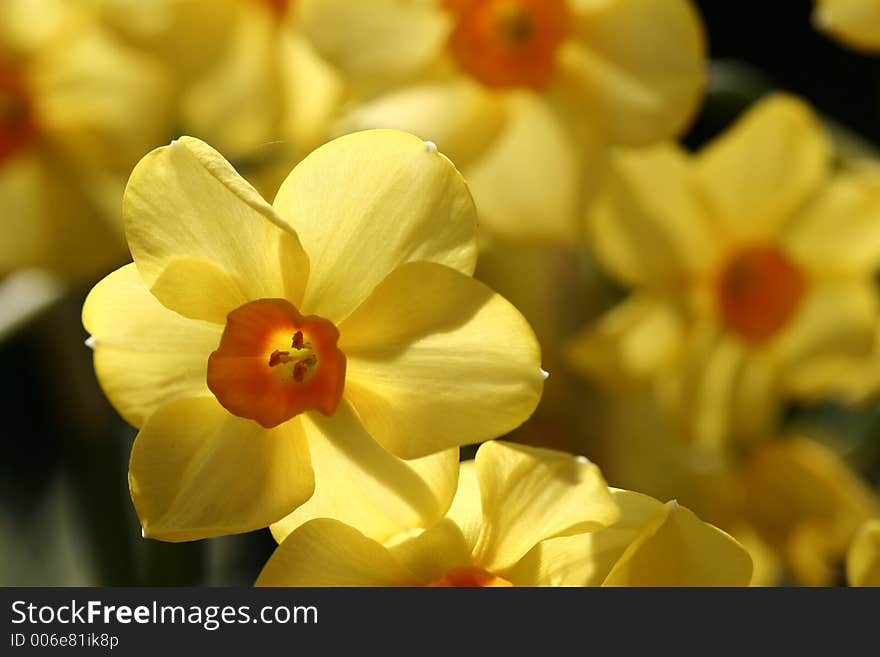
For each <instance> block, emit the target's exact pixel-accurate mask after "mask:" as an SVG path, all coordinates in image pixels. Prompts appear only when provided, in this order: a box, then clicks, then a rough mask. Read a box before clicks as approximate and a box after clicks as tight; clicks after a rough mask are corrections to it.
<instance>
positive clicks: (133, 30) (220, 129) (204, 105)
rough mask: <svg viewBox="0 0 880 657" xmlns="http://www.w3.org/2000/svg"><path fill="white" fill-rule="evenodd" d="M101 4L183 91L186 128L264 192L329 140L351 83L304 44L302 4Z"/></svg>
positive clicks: (155, 0) (159, 0) (180, 106)
mask: <svg viewBox="0 0 880 657" xmlns="http://www.w3.org/2000/svg"><path fill="white" fill-rule="evenodd" d="M91 1H92V2H93V3H95V4H96V5H97V8H98V10H99V12H100V16H101V18H102V19H103V20H104V22H105V23H106V24H108V25H110V26H112V27H113V28H114V29H115V30H116V32H117V33H119V34H121V35H123V36H124V37H125V38H127V39H128V40H129V42H130V43H132V44H133V45H135V46H136V47H138V48H140V49H141V50H142V51H144V52H146V53H149V54H151V55H153V56H157V57H158V58H159V59H160V60H161V61H162V62H163V64H164V66H165V68H166V70H167V74H168V77H169V78H171V79H173V80H174V81H175V83H176V87H177V95H176V105H175V123H176V128H177V129H178V130H180V131H181V132H182V133H183V134H188V135H194V136H196V137H198V138H200V139H203V140H204V141H206V142H208V143H210V144H212V145H213V146H214V147H215V148H217V149H218V150H219V151H220V152H222V153H224V154H225V155H226V156H227V157H228V158H229V159H230V160H231V161H232V162H233V163H235V164H236V166H237V167H239V169H240V170H242V171H243V172H244V173H245V174H246V177H247V179H248V180H249V181H250V182H253V183H258V188H259V189H260V191H264V190H265V191H266V193H271V194H274V193H275V191H277V189H278V185H279V184H280V182H281V181H282V180H283V179H284V176H285V175H286V174H287V173H288V172H289V171H290V169H291V168H292V166H293V164H294V163H296V162H297V161H299V160H300V159H302V158H303V157H304V156H305V155H306V154H308V153H309V152H310V151H311V150H313V149H314V148H315V147H317V146H319V145H320V144H322V143H324V142H325V141H326V140H327V139H328V136H329V135H328V130H329V120H330V118H331V115H332V113H333V111H334V110H335V109H336V105H337V104H338V103H339V101H340V100H341V98H342V85H341V81H340V80H338V76H337V74H336V73H335V72H334V71H333V70H332V69H331V68H330V67H329V66H328V65H327V64H326V63H325V62H323V61H322V60H321V59H320V58H319V57H318V56H317V55H316V54H315V53H314V52H313V50H312V48H311V47H310V46H309V45H308V43H307V42H306V40H305V39H304V38H303V37H302V35H301V34H300V30H299V28H298V25H297V21H296V20H295V16H294V12H293V11H292V9H291V7H292V5H293V2H292V0H147V1H145V0H91ZM178 134H180V133H178Z"/></svg>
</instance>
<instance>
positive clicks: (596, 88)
mask: <svg viewBox="0 0 880 657" xmlns="http://www.w3.org/2000/svg"><path fill="white" fill-rule="evenodd" d="M570 4H571V9H572V12H573V13H574V16H575V36H576V38H575V39H572V40H571V41H569V42H568V43H567V44H565V45H564V46H563V47H562V48H561V50H560V52H559V68H560V75H561V79H562V84H563V85H565V86H566V87H568V89H569V91H570V93H572V94H573V96H574V98H575V100H576V101H577V102H578V104H579V105H581V106H583V107H584V108H585V109H586V111H588V112H590V114H591V118H592V119H593V120H594V121H597V122H598V124H599V125H600V126H601V128H602V130H603V131H604V132H605V133H606V134H607V135H608V138H609V140H610V141H611V142H612V143H617V144H633V145H637V144H647V143H650V142H652V141H656V140H658V139H661V138H664V137H671V136H674V135H676V134H678V133H679V132H681V131H682V130H683V129H684V127H685V126H686V125H687V124H688V123H689V121H690V120H691V118H692V117H693V116H694V114H695V112H696V110H697V108H698V107H699V104H700V101H701V99H702V91H703V86H704V84H705V77H706V76H705V63H706V62H705V59H706V54H705V50H706V46H705V43H704V41H705V38H704V35H703V28H702V25H701V23H700V18H699V16H698V15H697V12H696V11H695V10H694V7H693V5H692V4H691V3H690V2H688V1H687V0H610V1H605V2H595V1H590V0H586V1H584V0H576V1H574V2H571V3H570Z"/></svg>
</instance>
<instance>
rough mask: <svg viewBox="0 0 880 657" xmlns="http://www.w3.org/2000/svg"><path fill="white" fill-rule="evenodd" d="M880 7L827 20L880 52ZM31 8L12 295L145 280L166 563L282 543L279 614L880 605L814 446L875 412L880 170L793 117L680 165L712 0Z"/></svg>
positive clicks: (271, 567) (194, 2)
mask: <svg viewBox="0 0 880 657" xmlns="http://www.w3.org/2000/svg"><path fill="white" fill-rule="evenodd" d="M870 4H871V3H869V2H858V3H857V2H855V0H851V1H848V2H847V1H838V2H832V1H831V0H827V2H826V1H823V2H818V3H817V5H816V14H815V16H816V21H815V22H816V25H817V26H818V27H819V28H820V29H822V30H825V31H828V32H830V33H831V34H833V35H835V36H836V37H838V38H840V39H842V40H843V41H844V42H846V43H849V44H852V45H854V46H856V47H859V48H872V47H876V45H877V44H874V43H872V40H871V37H870V34H871V31H870V29H868V28H869V27H870V25H871V23H870V21H869V20H868V18H869V17H870V16H871V15H872V14H870V11H869V9H867V8H866V7H868V5H870ZM44 5H45V6H44ZM9 7H10V10H9V13H8V16H9V20H4V24H3V26H2V28H0V102H2V103H3V104H2V106H0V222H4V223H3V228H4V233H8V234H9V235H10V236H11V239H10V240H9V241H5V242H4V245H3V247H2V248H0V270H2V271H3V272H7V271H10V270H12V269H15V268H18V267H23V266H34V265H39V266H44V267H50V268H52V269H54V270H56V271H58V272H60V273H64V274H67V275H69V276H71V277H73V278H82V277H86V278H88V277H94V276H96V275H101V274H105V273H106V272H107V271H109V270H110V269H111V268H113V267H115V266H119V265H122V266H121V267H119V268H118V269H116V270H115V271H114V272H113V273H110V274H109V275H107V276H106V277H105V278H104V279H103V280H102V281H101V282H100V283H98V284H97V285H96V286H95V287H94V288H93V289H92V292H91V293H90V294H89V296H88V299H87V300H86V302H85V306H84V309H83V323H84V325H85V327H86V329H87V330H88V332H89V333H90V335H91V336H92V337H91V339H90V344H91V345H92V347H93V348H94V359H95V369H96V372H97V376H98V379H99V381H100V384H101V386H102V387H103V389H104V391H105V393H106V395H107V397H108V398H109V399H110V401H111V402H112V403H113V405H114V406H115V408H116V409H117V410H118V411H119V413H120V414H121V415H122V416H123V417H124V418H125V419H126V420H127V421H128V422H129V423H131V424H132V425H133V426H135V427H137V428H138V429H139V433H138V436H137V438H136V440H135V442H134V445H133V448H132V453H131V461H130V465H129V483H130V489H131V495H132V499H133V501H134V505H135V508H136V510H137V513H138V517H139V519H140V522H141V526H142V528H143V532H144V536H145V537H148V538H154V539H160V540H167V541H185V540H194V539H202V538H209V537H213V536H218V535H223V534H231V533H240V532H247V531H252V530H257V529H262V528H266V527H270V528H271V531H272V533H273V535H274V536H275V538H276V539H277V540H278V542H279V547H278V549H277V551H276V552H275V554H274V555H273V557H272V558H271V559H270V561H269V562H268V563H267V564H266V566H265V568H264V569H263V572H262V574H261V575H260V577H259V580H258V584H266V585H317V586H321V585H426V586H509V585H514V586H521V585H524V586H536V585H562V586H584V585H721V586H744V585H748V584H749V583H755V584H773V583H779V582H781V581H797V582H799V583H808V584H831V583H834V581H835V572H836V569H837V567H838V566H839V565H841V564H842V563H843V561H844V560H846V561H847V564H848V570H849V579H850V582H851V583H853V584H865V583H867V584H870V583H876V582H877V579H876V578H877V563H878V558H877V554H878V549H877V545H878V541H877V527H876V522H877V521H876V518H877V517H878V516H880V506H878V502H877V499H876V495H875V493H874V492H873V491H872V490H871V489H870V487H869V485H868V484H867V483H865V481H864V480H863V479H862V478H861V477H860V476H859V475H858V474H857V473H856V471H855V470H854V469H853V468H851V467H850V465H849V464H848V463H846V461H845V459H844V458H842V457H841V455H840V454H839V453H838V452H836V451H835V450H834V449H832V448H831V447H829V446H828V445H827V444H825V445H823V444H821V443H820V442H818V441H816V440H814V439H812V438H811V437H809V436H805V435H802V434H803V433H804V432H803V431H801V430H800V429H799V427H798V426H797V425H796V424H794V423H792V422H791V417H792V415H793V409H795V410H796V409H798V408H804V407H810V406H811V405H816V404H818V403H829V402H834V403H838V404H843V405H853V404H855V403H867V402H868V401H870V400H871V399H873V397H874V396H875V395H876V393H877V390H878V385H877V383H878V377H877V371H878V370H877V367H876V366H877V358H878V356H877V354H880V342H878V336H880V331H878V319H880V298H878V290H877V286H876V282H875V281H876V273H877V269H878V265H880V174H878V171H880V169H878V168H877V165H876V163H875V162H873V161H868V160H859V161H853V160H844V159H843V158H841V157H836V155H835V146H834V144H833V143H832V140H831V138H830V136H829V133H828V131H827V129H826V128H825V126H824V124H823V119H822V117H820V116H819V115H817V113H816V112H815V110H813V109H812V108H811V107H810V106H809V104H808V103H807V102H806V101H805V100H802V99H799V98H796V97H793V96H790V95H785V94H770V95H767V96H766V97H764V98H762V99H760V100H758V101H757V102H755V103H754V104H753V105H752V106H751V107H750V108H748V109H747V110H746V111H745V112H743V114H742V115H741V116H740V117H739V118H738V120H737V121H736V122H735V123H734V124H733V125H731V126H730V127H729V128H728V129H727V130H726V131H724V132H723V133H722V134H721V135H719V136H717V137H716V138H715V139H714V140H712V141H711V142H710V143H708V144H706V145H704V146H703V147H702V148H700V149H699V150H698V151H697V152H688V151H687V150H685V149H684V147H683V146H681V145H679V144H678V143H677V142H676V141H675V140H676V139H677V138H678V137H679V136H680V135H681V134H682V133H683V132H684V131H685V130H686V129H687V128H688V126H689V125H690V123H691V121H692V120H693V118H694V116H695V115H696V113H697V112H698V110H699V108H700V105H701V101H702V98H703V93H704V88H705V84H706V80H705V75H706V70H707V68H706V64H707V62H706V50H707V48H706V43H705V35H704V30H703V26H702V24H701V20H700V17H699V15H698V13H697V11H696V9H695V7H694V6H693V5H692V3H691V2H690V1H689V0H604V1H602V2H584V1H581V0H470V1H469V0H409V1H401V0H288V1H277V0H275V1H269V0H217V1H211V2H208V1H207V0H151V1H150V2H141V1H136V0H88V1H83V2H73V1H65V0H56V1H55V2H49V0H39V2H30V1H29V0H9ZM37 13H38V14H39V16H40V20H34V16H35V15H37ZM862 28H864V29H862ZM182 135H192V136H182ZM172 139H173V141H171V144H170V145H163V146H159V145H160V144H167V143H168V141H170V140H172ZM209 144H210V145H209ZM215 149H216V150H215ZM138 162H139V163H138ZM126 180H127V186H126V185H125V182H126ZM123 187H124V188H125V191H124V193H123ZM272 198H274V201H272V202H269V201H267V200H266V199H272ZM123 236H124V240H123ZM126 241H127V244H128V248H129V250H130V253H131V256H132V258H133V262H132V263H131V264H127V265H125V264H123V263H124V261H125V256H124V246H123V244H124V242H126ZM524 248H534V249H538V250H539V252H540V254H541V256H540V257H539V258H538V259H537V260H534V259H532V260H529V259H526V258H522V259H521V256H522V252H521V251H518V249H524ZM584 252H589V253H590V254H591V256H590V257H591V259H592V260H593V261H594V262H595V263H596V266H597V267H598V269H600V270H601V272H602V276H604V277H605V280H607V281H611V282H612V283H613V285H614V286H616V289H617V292H616V295H615V298H614V299H613V301H612V302H607V303H605V304H604V306H605V307H603V309H602V312H601V313H598V312H597V313H594V315H596V316H594V317H592V318H588V322H587V325H586V326H584V325H583V321H582V320H583V318H582V317H580V316H578V313H577V312H574V311H573V308H582V307H587V306H588V305H589V304H590V303H593V302H592V301H590V300H587V299H583V298H579V297H577V296H573V295H567V294H565V293H564V292H563V290H565V289H566V288H565V286H564V285H563V284H562V281H563V280H565V279H566V276H570V272H566V271H565V270H564V267H563V266H562V265H560V264H559V263H560V262H563V261H565V262H568V261H570V260H577V259H578V258H579V257H580V255H581V254H583V253H584ZM478 254H481V255H486V256H488V257H487V258H486V259H485V262H486V263H488V264H486V265H484V266H483V269H481V270H477V269H476V267H477V261H478ZM547 254H550V255H549V256H548V255H547ZM559 254H563V256H562V257H561V258H557V256H559ZM567 259H568V260H567ZM499 261H503V266H502V267H500V268H498V267H497V265H498V262H499ZM535 262H538V263H539V265H538V266H537V267H535V266H533V265H534V263H535ZM493 268H494V269H493ZM475 271H477V275H476V277H475V274H474V273H475ZM577 275H581V276H582V275H583V272H582V271H580V270H578V274H577ZM478 279H481V280H484V281H487V282H489V281H491V282H492V286H493V287H500V288H501V289H502V291H503V292H504V294H505V296H509V297H510V298H511V299H512V300H514V301H516V302H517V305H518V306H520V309H519V310H518V309H517V308H516V307H514V305H513V303H511V301H508V300H507V299H506V298H505V297H504V296H502V295H501V294H498V293H496V292H495V291H493V289H492V288H491V287H490V286H487V285H486V284H485V283H484V282H481V280H478ZM521 300H525V302H523V303H520V301H521ZM595 305H599V304H598V303H596V304H595ZM582 314H583V313H582ZM575 318H576V319H575ZM578 324H580V326H579V327H578ZM533 326H534V329H533V328H532V327H533ZM866 363H867V365H866ZM542 365H543V366H544V367H547V368H548V369H553V372H554V376H553V377H551V378H550V379H549V380H548V381H547V383H546V388H547V391H546V392H547V394H546V395H544V392H545V379H547V372H545V371H544V369H542ZM551 365H552V367H551ZM568 370H571V371H572V372H576V373H578V374H579V375H581V376H583V378H584V379H585V380H588V381H590V382H591V385H592V386H593V388H585V387H583V386H582V383H581V382H579V381H577V380H576V379H575V378H568V376H567V371H568ZM557 382H558V383H557ZM551 386H556V387H555V388H552V387H551ZM542 395H544V401H543V403H542V404H541V406H540V407H539V403H540V402H541V400H542ZM597 399H601V400H602V401H600V402H598V403H597V401H596V400H597ZM536 409H538V410H537V415H536V417H535V418H534V419H533V420H531V422H530V424H526V425H525V427H523V428H520V427H521V425H523V424H524V423H526V422H527V421H529V418H530V417H531V416H532V414H533V413H535V412H536ZM536 427H537V428H536ZM573 427H574V429H573ZM582 428H583V429H584V431H585V432H586V433H589V432H591V431H592V432H598V433H600V434H602V439H601V440H600V441H599V442H600V444H599V446H598V447H597V446H596V445H592V446H590V445H578V444H577V440H578V438H577V436H578V435H579V434H578V432H579V431H581V429H582ZM573 436H575V437H573ZM497 439H504V440H503V441H499V440H497ZM477 443H483V445H482V446H481V447H480V448H479V450H478V451H477V453H476V458H475V459H474V460H473V461H464V462H462V463H460V461H459V458H460V454H459V448H460V447H462V446H466V445H472V444H477ZM518 443H530V444H532V445H534V446H526V445H523V444H518ZM548 445H556V446H560V445H565V446H566V447H569V448H570V450H571V451H574V452H577V453H579V452H581V451H586V452H589V453H591V454H593V453H598V454H600V455H601V456H602V458H601V459H594V460H597V461H599V462H600V464H601V466H602V468H603V470H604V471H605V474H606V476H608V477H609V479H611V480H612V481H614V482H615V483H617V484H620V483H623V484H625V485H626V486H627V487H629V488H632V489H633V490H624V489H620V488H610V487H609V486H608V485H607V484H606V482H605V480H604V479H603V475H602V474H601V473H600V471H599V469H598V467H597V466H595V465H593V464H591V463H590V462H588V461H586V460H585V459H583V458H582V457H576V456H573V455H570V454H566V453H563V452H561V451H553V450H548V449H544V448H542V447H540V446H545V447H546V446H548ZM635 490H643V491H647V492H651V493H653V494H655V495H657V496H658V497H662V498H663V499H675V498H677V499H679V500H681V502H682V504H684V505H686V506H688V507H692V508H693V509H694V511H696V513H697V515H698V516H699V518H698V517H697V515H694V513H693V512H691V511H689V510H688V509H687V508H685V506H681V505H679V504H678V503H677V502H674V501H672V502H667V503H665V504H664V503H661V502H659V501H657V500H656V499H654V497H650V496H648V495H644V494H641V493H637V492H634V491H635ZM700 518H702V520H701V519H700ZM704 521H706V522H704ZM707 523H713V524H707ZM716 525H717V526H716ZM719 528H720V529H719Z"/></svg>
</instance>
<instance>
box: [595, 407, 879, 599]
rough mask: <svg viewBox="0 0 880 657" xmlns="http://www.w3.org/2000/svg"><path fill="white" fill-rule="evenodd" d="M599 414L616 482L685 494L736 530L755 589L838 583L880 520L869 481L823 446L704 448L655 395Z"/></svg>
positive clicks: (780, 441)
mask: <svg viewBox="0 0 880 657" xmlns="http://www.w3.org/2000/svg"><path fill="white" fill-rule="evenodd" d="M598 407H599V408H601V409H602V411H601V412H597V413H596V414H594V417H593V423H594V425H595V426H596V427H597V429H596V430H597V432H598V433H600V434H601V435H602V436H603V439H604V442H603V443H602V445H601V446H600V447H599V448H598V449H599V451H600V453H601V455H602V459H603V464H604V470H605V472H606V474H607V475H608V477H609V478H613V479H614V481H617V482H620V483H621V485H623V486H632V485H634V484H636V483H637V484H638V485H640V486H641V487H642V490H644V491H645V492H647V493H649V494H651V495H654V496H657V497H670V496H675V497H677V498H678V499H679V500H680V501H681V502H682V503H683V504H685V505H687V506H689V507H690V508H692V509H693V510H694V512H695V513H697V514H698V515H699V517H700V518H703V519H704V520H706V521H707V522H711V523H713V524H714V525H717V526H718V527H720V528H721V529H723V530H725V531H727V532H729V533H730V534H731V535H732V536H734V537H735V538H736V539H737V540H738V541H740V542H741V543H742V544H743V545H744V546H745V547H746V548H747V549H748V550H749V552H750V553H751V555H752V559H753V561H754V563H755V577H754V580H753V584H755V585H759V586H769V585H775V584H779V583H780V582H781V581H783V580H788V581H794V582H796V583H798V584H800V585H807V586H828V585H834V584H835V583H836V582H837V577H838V575H837V573H838V572H839V571H838V569H839V566H840V564H841V562H842V560H843V558H844V555H845V553H846V550H847V548H848V546H849V545H850V543H851V541H852V539H853V536H854V535H855V533H856V531H857V530H858V528H859V527H860V526H861V525H862V523H864V522H865V521H866V520H868V519H869V518H871V517H874V516H876V515H877V514H878V512H880V504H878V500H877V499H876V497H875V496H874V495H873V494H872V492H871V490H870V489H869V488H868V487H867V485H866V484H865V483H864V482H863V481H862V480H861V479H860V477H859V476H858V475H857V474H856V473H855V472H854V471H853V470H852V469H851V468H850V467H849V466H848V465H847V464H846V463H845V462H844V461H843V460H842V459H841V458H840V457H838V456H837V455H836V454H835V453H834V452H833V451H831V450H830V449H828V448H827V447H824V446H823V445H821V444H820V443H818V442H816V441H814V440H810V439H808V438H805V437H801V436H797V435H783V436H768V437H767V439H766V440H764V441H762V442H759V443H756V444H755V445H753V446H752V447H751V448H750V449H747V450H742V449H728V450H721V451H718V450H702V449H698V448H696V447H694V446H692V445H688V444H686V443H684V442H682V441H681V440H680V439H678V436H676V435H675V434H674V432H673V431H671V428H670V427H669V425H668V423H667V422H665V421H664V418H663V417H662V416H660V415H658V411H657V409H656V405H655V404H653V403H651V401H650V400H649V399H647V398H645V397H636V398H633V397H630V396H625V397H619V398H616V397H615V398H609V399H605V400H604V403H602V404H600V405H598Z"/></svg>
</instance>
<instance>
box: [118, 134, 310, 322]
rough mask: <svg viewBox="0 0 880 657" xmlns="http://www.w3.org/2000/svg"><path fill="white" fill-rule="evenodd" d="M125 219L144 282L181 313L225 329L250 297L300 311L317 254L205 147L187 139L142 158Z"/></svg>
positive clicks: (127, 199)
mask: <svg viewBox="0 0 880 657" xmlns="http://www.w3.org/2000/svg"><path fill="white" fill-rule="evenodd" d="M124 213H125V224H126V235H127V236H128V243H129V246H130V247H131V252H132V255H133V256H134V261H135V264H136V265H137V267H138V271H139V272H140V274H141V277H142V278H143V280H144V283H146V285H147V287H148V288H149V289H150V290H151V291H152V292H153V293H154V295H156V297H157V298H158V299H159V301H161V302H162V303H163V305H165V306H167V307H169V308H171V309H172V310H175V311H176V312H178V313H180V314H181V315H185V316H187V317H192V318H193V319H205V320H208V321H213V322H217V323H221V324H223V323H225V321H226V315H227V314H228V313H229V312H230V311H232V310H234V309H235V308H237V307H238V306H240V305H242V304H244V303H246V302H247V301H252V300H255V299H261V298H276V297H283V298H286V299H288V300H289V301H291V303H293V304H294V305H297V306H298V305H299V303H300V301H301V299H302V291H303V288H304V286H305V280H306V277H307V275H308V258H307V256H306V255H305V252H304V251H303V250H302V247H301V246H300V244H299V240H298V239H297V236H296V234H295V233H294V232H293V231H292V230H290V228H289V227H288V226H287V225H286V224H285V223H284V222H283V221H282V220H281V219H280V218H279V217H278V215H277V214H275V211H274V210H273V209H272V207H271V206H270V205H269V204H268V203H266V202H265V201H264V200H263V199H262V198H260V196H259V194H257V192H256V191H255V190H254V189H253V187H251V186H250V185H249V184H248V183H247V182H245V180H244V179H243V178H241V176H239V175H238V174H237V173H236V172H235V170H234V169H233V168H232V166H231V165H230V164H229V163H228V162H227V161H226V160H224V159H223V157H222V156H221V155H220V154H219V153H217V151H215V150H213V149H212V148H211V147H210V146H208V145H207V144H205V143H204V142H201V141H199V140H198V139H193V138H191V137H183V138H181V139H179V140H177V141H176V142H174V143H172V145H171V146H165V147H162V148H159V149H156V150H154V151H153V152H152V153H150V154H149V155H147V156H146V157H145V158H144V159H142V160H141V162H140V163H139V164H138V165H137V167H135V170H134V171H133V172H132V174H131V178H130V180H129V183H128V188H127V189H126V192H125V199H124Z"/></svg>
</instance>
